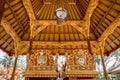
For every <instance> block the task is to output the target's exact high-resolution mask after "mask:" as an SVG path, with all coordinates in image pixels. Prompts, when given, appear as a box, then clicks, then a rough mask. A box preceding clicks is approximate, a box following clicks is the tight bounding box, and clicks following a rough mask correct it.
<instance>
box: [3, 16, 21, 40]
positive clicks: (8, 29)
mask: <svg viewBox="0 0 120 80" xmlns="http://www.w3.org/2000/svg"><path fill="white" fill-rule="evenodd" d="M1 25H2V26H3V28H4V29H5V30H6V32H7V33H8V34H9V35H10V36H11V37H12V38H13V40H14V41H15V42H19V41H21V39H20V37H19V36H18V35H17V33H16V32H15V31H14V29H13V28H12V26H11V25H10V24H9V22H8V21H7V20H6V19H5V18H4V17H3V18H2V20H1Z"/></svg>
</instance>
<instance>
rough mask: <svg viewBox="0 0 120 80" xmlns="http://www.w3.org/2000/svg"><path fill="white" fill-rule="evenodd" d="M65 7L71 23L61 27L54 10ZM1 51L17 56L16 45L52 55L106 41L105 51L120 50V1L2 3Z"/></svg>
mask: <svg viewBox="0 0 120 80" xmlns="http://www.w3.org/2000/svg"><path fill="white" fill-rule="evenodd" d="M59 7H62V8H64V9H66V10H67V11H68V13H69V15H70V20H68V21H66V22H64V23H62V24H61V25H58V24H57V23H56V17H55V15H54V11H55V9H57V8H59ZM0 20H1V24H0V48H1V49H4V50H5V51H7V52H8V53H10V54H14V53H15V47H16V43H19V42H20V41H22V42H23V43H21V44H26V45H28V44H29V41H30V40H31V39H32V41H33V45H32V48H33V49H49V50H51V51H52V52H53V53H57V52H60V53H65V52H67V51H68V52H70V51H71V50H73V49H79V48H85V49H86V48H87V47H88V46H87V41H88V39H87V38H86V36H89V40H90V43H91V44H94V42H102V41H105V47H104V48H105V52H104V53H109V52H111V51H113V50H115V49H117V48H119V47H120V0H1V1H0Z"/></svg>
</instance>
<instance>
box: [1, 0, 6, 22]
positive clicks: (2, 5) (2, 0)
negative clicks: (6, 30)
mask: <svg viewBox="0 0 120 80" xmlns="http://www.w3.org/2000/svg"><path fill="white" fill-rule="evenodd" d="M4 5H5V0H1V1H0V22H1V19H2V16H3V12H4Z"/></svg>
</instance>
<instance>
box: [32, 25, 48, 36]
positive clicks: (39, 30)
mask: <svg viewBox="0 0 120 80" xmlns="http://www.w3.org/2000/svg"><path fill="white" fill-rule="evenodd" d="M46 27H47V26H46V25H43V26H40V27H39V28H38V29H36V30H35V31H34V36H36V35H37V34H38V33H39V32H41V31H42V30H44V29H45V28H46Z"/></svg>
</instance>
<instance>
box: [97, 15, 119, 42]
mask: <svg viewBox="0 0 120 80" xmlns="http://www.w3.org/2000/svg"><path fill="white" fill-rule="evenodd" d="M119 25H120V15H119V16H118V17H117V18H116V19H115V20H114V21H113V22H112V23H111V24H110V25H109V26H108V27H107V29H106V30H105V31H104V32H103V34H102V35H101V36H100V37H99V38H98V40H97V41H98V42H102V41H104V40H105V39H106V38H107V37H108V36H109V35H110V34H112V33H113V31H114V30H115V29H116V28H117V27H118V26H119Z"/></svg>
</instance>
